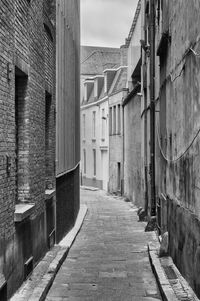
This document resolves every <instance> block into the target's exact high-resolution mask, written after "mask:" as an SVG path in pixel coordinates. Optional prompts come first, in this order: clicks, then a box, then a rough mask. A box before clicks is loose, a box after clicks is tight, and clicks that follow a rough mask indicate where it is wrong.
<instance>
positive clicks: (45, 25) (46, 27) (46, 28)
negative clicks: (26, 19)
mask: <svg viewBox="0 0 200 301" xmlns="http://www.w3.org/2000/svg"><path fill="white" fill-rule="evenodd" d="M44 29H45V31H46V33H47V35H48V37H49V38H50V40H51V41H52V42H53V36H52V33H51V29H50V28H49V26H48V25H47V24H46V23H44Z"/></svg>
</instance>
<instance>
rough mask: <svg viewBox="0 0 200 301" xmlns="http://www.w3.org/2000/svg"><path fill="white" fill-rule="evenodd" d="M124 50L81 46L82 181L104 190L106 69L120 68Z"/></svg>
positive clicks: (84, 183) (106, 173)
mask: <svg viewBox="0 0 200 301" xmlns="http://www.w3.org/2000/svg"><path fill="white" fill-rule="evenodd" d="M121 53H122V50H121V49H120V48H109V47H93V46H82V47H81V112H82V113H81V162H82V167H81V181H82V185H86V186H94V187H98V188H101V189H104V190H107V189H108V182H109V179H108V177H109V173H108V166H109V161H108V160H109V152H108V144H109V139H108V127H109V121H108V119H109V117H108V97H107V94H106V92H105V82H104V80H105V76H104V72H103V71H104V70H105V69H106V68H117V67H119V66H120V63H121V57H122V55H121ZM94 128H95V137H94ZM91 158H92V159H91ZM102 166H103V168H102Z"/></svg>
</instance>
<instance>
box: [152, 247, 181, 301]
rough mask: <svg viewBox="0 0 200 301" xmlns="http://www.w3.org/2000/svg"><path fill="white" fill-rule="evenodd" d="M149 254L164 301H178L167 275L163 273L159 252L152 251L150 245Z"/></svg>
mask: <svg viewBox="0 0 200 301" xmlns="http://www.w3.org/2000/svg"><path fill="white" fill-rule="evenodd" d="M148 253H149V259H150V263H151V267H152V270H153V272H154V275H155V277H156V281H157V284H158V287H159V289H160V293H161V296H162V298H163V300H164V301H178V299H177V297H176V295H175V293H174V291H173V289H172V287H171V285H170V283H169V280H168V279H167V277H166V276H165V273H164V271H163V268H162V266H161V263H160V260H159V257H158V253H157V250H151V248H150V245H148Z"/></svg>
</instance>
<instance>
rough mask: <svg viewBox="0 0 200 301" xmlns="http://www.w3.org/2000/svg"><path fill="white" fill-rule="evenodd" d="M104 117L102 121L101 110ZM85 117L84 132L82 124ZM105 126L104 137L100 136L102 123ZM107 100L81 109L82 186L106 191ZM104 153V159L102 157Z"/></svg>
mask: <svg viewBox="0 0 200 301" xmlns="http://www.w3.org/2000/svg"><path fill="white" fill-rule="evenodd" d="M103 109H104V117H105V119H102V117H103V116H102V110H103ZM93 112H96V126H95V137H93V126H92V119H93ZM83 115H85V130H84V128H83V127H84V124H83ZM103 122H104V126H105V135H104V137H103V136H102V123H103ZM84 132H85V135H84ZM108 144H109V141H108V99H105V101H102V102H99V103H98V105H97V104H96V103H95V102H94V103H92V104H89V106H88V105H85V106H82V108H81V174H82V185H89V186H94V187H98V188H104V189H105V190H107V185H108V154H109V153H108ZM93 149H95V150H96V175H94V160H93ZM84 150H85V152H86V173H85V172H84V155H83V152H84ZM102 152H103V153H104V157H103V155H102Z"/></svg>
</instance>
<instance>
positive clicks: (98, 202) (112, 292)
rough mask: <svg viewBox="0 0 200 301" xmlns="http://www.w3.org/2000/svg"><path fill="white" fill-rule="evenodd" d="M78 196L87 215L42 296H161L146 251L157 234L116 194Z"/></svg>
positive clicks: (140, 299)
mask: <svg viewBox="0 0 200 301" xmlns="http://www.w3.org/2000/svg"><path fill="white" fill-rule="evenodd" d="M81 199H82V202H83V203H84V204H86V205H87V207H88V213H87V216H86V217H85V221H84V224H83V226H82V230H81V232H80V233H79V235H78V236H77V238H76V241H75V242H74V244H73V246H72V248H71V249H70V251H69V253H68V256H67V258H66V260H65V261H64V263H63V264H62V266H61V268H60V270H59V272H58V273H57V275H56V278H55V280H54V283H53V285H52V287H51V289H50V291H49V293H48V294H47V298H46V300H47V301H53V300H55V301H60V300H71V301H73V300H76V301H78V300H81V301H85V300H86V301H87V300H92V301H101V300H102V301H109V300H110V301H111V300H115V301H120V300H121V301H126V300H127V301H128V300H131V301H158V300H161V296H160V293H159V289H158V287H157V283H156V279H155V277H154V274H153V272H152V269H151V266H150V263H149V256H148V250H147V242H152V243H154V244H155V243H156V236H155V233H152V232H151V233H145V232H144V228H145V223H141V222H138V217H137V214H136V210H134V208H131V207H130V203H127V202H124V200H123V199H122V198H120V197H112V196H109V195H106V193H105V192H103V191H101V190H99V191H91V190H85V189H84V190H82V191H81ZM130 209H131V210H130Z"/></svg>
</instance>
